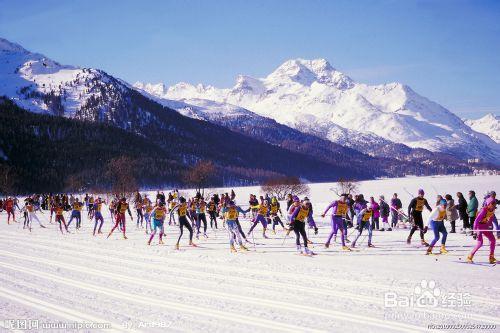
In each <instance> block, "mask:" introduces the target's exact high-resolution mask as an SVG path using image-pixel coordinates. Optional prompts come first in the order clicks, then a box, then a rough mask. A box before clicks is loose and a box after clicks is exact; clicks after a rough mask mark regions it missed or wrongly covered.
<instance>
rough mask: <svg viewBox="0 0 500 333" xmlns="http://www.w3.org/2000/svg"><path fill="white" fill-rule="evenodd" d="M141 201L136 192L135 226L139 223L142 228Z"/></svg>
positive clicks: (137, 226)
mask: <svg viewBox="0 0 500 333" xmlns="http://www.w3.org/2000/svg"><path fill="white" fill-rule="evenodd" d="M143 208H144V207H143V201H142V197H141V194H140V193H139V192H137V194H136V197H135V211H136V213H137V224H136V228H137V229H139V224H140V227H141V228H143V225H142V224H143V223H144V214H143V213H142V210H143Z"/></svg>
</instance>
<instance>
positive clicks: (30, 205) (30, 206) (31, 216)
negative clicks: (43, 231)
mask: <svg viewBox="0 0 500 333" xmlns="http://www.w3.org/2000/svg"><path fill="white" fill-rule="evenodd" d="M25 209H26V212H27V213H28V220H29V229H30V231H31V226H32V225H33V221H34V220H36V221H37V222H38V224H39V225H40V228H45V226H44V225H43V224H42V222H40V219H39V218H38V216H36V213H35V212H36V211H37V210H40V207H36V205H35V204H34V200H33V199H31V198H29V200H28V201H27V204H26V206H25Z"/></svg>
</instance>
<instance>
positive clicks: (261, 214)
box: [248, 200, 269, 238]
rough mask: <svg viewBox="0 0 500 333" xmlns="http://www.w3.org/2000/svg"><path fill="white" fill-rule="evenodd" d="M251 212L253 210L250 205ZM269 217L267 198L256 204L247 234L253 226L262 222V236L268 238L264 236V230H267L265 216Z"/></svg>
mask: <svg viewBox="0 0 500 333" xmlns="http://www.w3.org/2000/svg"><path fill="white" fill-rule="evenodd" d="M252 212H253V207H252ZM268 217H269V208H268V203H267V200H263V201H261V203H260V204H259V205H258V206H257V213H256V215H255V217H254V219H253V221H252V222H253V225H252V226H251V227H250V230H249V231H248V234H251V233H252V231H253V229H254V228H255V226H256V225H257V224H258V223H259V222H260V223H262V237H263V238H268V237H267V236H266V230H267V218H268Z"/></svg>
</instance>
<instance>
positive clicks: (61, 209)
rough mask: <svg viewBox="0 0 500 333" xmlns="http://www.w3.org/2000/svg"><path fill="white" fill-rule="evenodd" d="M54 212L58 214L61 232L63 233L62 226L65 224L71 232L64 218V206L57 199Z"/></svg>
mask: <svg viewBox="0 0 500 333" xmlns="http://www.w3.org/2000/svg"><path fill="white" fill-rule="evenodd" d="M54 212H55V214H56V223H59V230H61V234H62V233H63V230H62V226H63V225H64V229H65V230H66V232H67V233H69V230H68V226H67V225H66V221H65V220H64V215H63V213H64V206H63V204H62V203H60V202H59V201H57V200H56V201H55V204H54Z"/></svg>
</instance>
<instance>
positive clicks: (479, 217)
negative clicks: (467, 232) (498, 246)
mask: <svg viewBox="0 0 500 333" xmlns="http://www.w3.org/2000/svg"><path fill="white" fill-rule="evenodd" d="M491 213H493V214H491ZM487 214H488V207H483V208H481V210H480V211H479V214H477V216H476V219H475V220H474V230H477V229H480V230H488V229H492V228H493V217H494V216H495V211H493V212H490V214H491V215H490V217H489V218H488V219H487V220H486V223H482V221H483V219H485V218H486V217H487Z"/></svg>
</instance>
